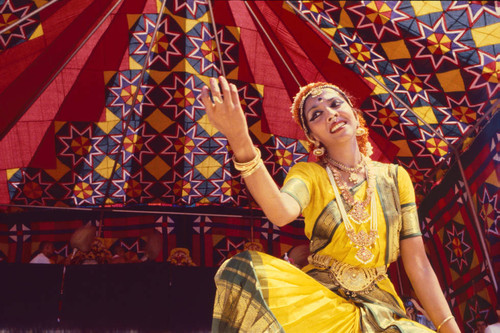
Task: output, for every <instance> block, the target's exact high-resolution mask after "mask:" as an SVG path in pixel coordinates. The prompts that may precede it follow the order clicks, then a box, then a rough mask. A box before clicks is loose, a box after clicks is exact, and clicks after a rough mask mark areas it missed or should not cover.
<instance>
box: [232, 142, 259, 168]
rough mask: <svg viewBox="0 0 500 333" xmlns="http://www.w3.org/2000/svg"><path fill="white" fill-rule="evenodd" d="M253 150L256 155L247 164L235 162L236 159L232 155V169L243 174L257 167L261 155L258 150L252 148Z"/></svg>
mask: <svg viewBox="0 0 500 333" xmlns="http://www.w3.org/2000/svg"><path fill="white" fill-rule="evenodd" d="M254 149H255V151H256V153H257V154H256V155H255V157H254V158H252V159H251V160H250V161H248V162H237V161H236V159H235V158H234V155H233V164H234V168H235V169H236V170H238V171H242V172H245V171H248V170H251V169H253V168H255V167H256V166H257V164H258V163H259V161H260V160H261V156H262V155H261V153H260V149H258V148H257V147H254Z"/></svg>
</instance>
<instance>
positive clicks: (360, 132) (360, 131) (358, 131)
mask: <svg viewBox="0 0 500 333" xmlns="http://www.w3.org/2000/svg"><path fill="white" fill-rule="evenodd" d="M365 134H366V130H365V129H364V128H363V127H358V128H357V129H356V136H363V135H365Z"/></svg>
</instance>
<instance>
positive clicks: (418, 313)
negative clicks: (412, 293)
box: [403, 296, 436, 330]
mask: <svg viewBox="0 0 500 333" xmlns="http://www.w3.org/2000/svg"><path fill="white" fill-rule="evenodd" d="M403 301H404V305H405V308H406V314H407V315H408V317H410V319H411V320H414V321H416V322H417V323H420V324H422V325H424V326H426V327H429V328H431V329H433V330H435V329H436V327H434V324H433V323H432V321H431V320H430V319H429V316H428V315H427V312H425V310H424V309H423V308H422V307H421V306H420V304H418V302H417V301H416V300H415V299H414V298H412V297H407V296H406V297H403Z"/></svg>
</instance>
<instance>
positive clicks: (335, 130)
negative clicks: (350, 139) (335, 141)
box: [330, 121, 346, 133]
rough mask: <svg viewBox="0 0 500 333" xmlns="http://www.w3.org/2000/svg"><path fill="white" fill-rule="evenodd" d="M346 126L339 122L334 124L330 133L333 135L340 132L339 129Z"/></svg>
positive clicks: (344, 123) (343, 122)
mask: <svg viewBox="0 0 500 333" xmlns="http://www.w3.org/2000/svg"><path fill="white" fill-rule="evenodd" d="M345 125H346V122H345V121H339V122H337V123H335V124H334V125H333V126H332V128H331V129H330V133H335V132H337V131H338V130H340V129H341V128H343V127H344V126H345Z"/></svg>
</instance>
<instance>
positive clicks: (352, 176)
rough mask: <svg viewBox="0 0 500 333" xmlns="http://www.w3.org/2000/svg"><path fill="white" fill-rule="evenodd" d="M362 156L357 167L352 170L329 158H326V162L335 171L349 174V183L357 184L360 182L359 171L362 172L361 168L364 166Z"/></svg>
mask: <svg viewBox="0 0 500 333" xmlns="http://www.w3.org/2000/svg"><path fill="white" fill-rule="evenodd" d="M362 156H363V158H361V160H360V161H359V163H358V165H356V166H355V167H353V168H351V167H348V166H347V165H345V164H343V163H340V162H339V161H336V160H334V159H333V158H331V157H330V156H326V160H327V161H328V163H330V164H331V165H333V166H335V167H336V168H337V169H339V170H342V171H344V172H347V173H349V181H350V182H351V183H358V182H359V181H360V180H361V177H360V176H359V173H360V172H361V170H363V166H364V165H365V158H364V155H362Z"/></svg>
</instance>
